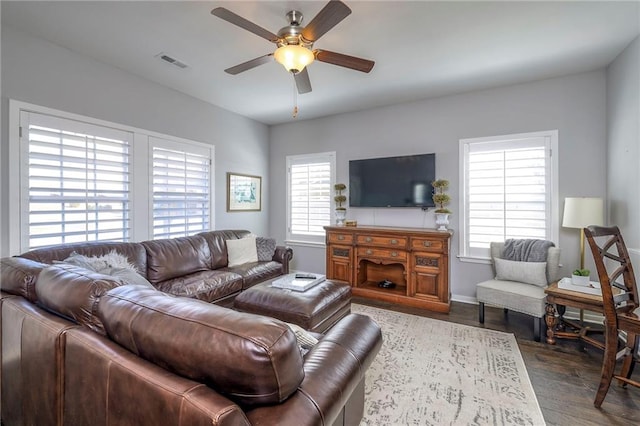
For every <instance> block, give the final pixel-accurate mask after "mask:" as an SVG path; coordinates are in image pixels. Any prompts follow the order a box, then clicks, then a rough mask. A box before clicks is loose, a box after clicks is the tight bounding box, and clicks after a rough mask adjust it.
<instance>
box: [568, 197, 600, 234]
mask: <svg viewBox="0 0 640 426" xmlns="http://www.w3.org/2000/svg"><path fill="white" fill-rule="evenodd" d="M589 225H597V226H602V225H604V201H603V200H602V198H589V197H568V198H565V199H564V215H563V216H562V226H564V227H565V228H584V227H586V226H589Z"/></svg>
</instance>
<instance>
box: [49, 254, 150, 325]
mask: <svg viewBox="0 0 640 426" xmlns="http://www.w3.org/2000/svg"><path fill="white" fill-rule="evenodd" d="M123 284H125V283H124V282H122V281H120V280H118V279H116V278H112V277H110V276H108V275H103V274H99V273H97V272H93V271H90V270H88V269H84V268H81V267H79V266H76V265H68V264H63V263H59V264H56V265H51V266H48V267H46V268H45V269H43V270H42V272H40V275H39V276H38V281H37V282H36V295H37V297H38V303H39V304H41V305H42V306H43V307H44V308H45V309H47V310H49V311H52V312H54V313H57V314H58V315H62V316H63V317H66V318H69V319H70V320H72V321H74V322H76V323H78V324H81V325H84V326H86V327H88V328H90V329H91V330H93V331H95V332H96V333H100V334H102V335H104V334H105V331H104V327H103V325H102V321H100V318H98V316H97V309H98V302H99V301H100V298H101V297H102V295H104V294H105V293H106V292H107V291H108V290H111V289H112V288H115V287H118V286H121V285H123ZM136 287H137V286H136ZM150 290H151V291H155V292H157V290H155V289H150Z"/></svg>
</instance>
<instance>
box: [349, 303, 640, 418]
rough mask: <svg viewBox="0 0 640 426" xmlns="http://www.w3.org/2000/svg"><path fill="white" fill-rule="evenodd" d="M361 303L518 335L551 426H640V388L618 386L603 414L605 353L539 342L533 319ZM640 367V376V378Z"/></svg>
mask: <svg viewBox="0 0 640 426" xmlns="http://www.w3.org/2000/svg"><path fill="white" fill-rule="evenodd" d="M354 302H355V303H361V304H365V305H371V306H376V307H381V308H385V309H392V310H395V311H399V312H405V313H409V314H414V315H420V316H424V317H429V318H435V319H440V320H444V321H451V322H455V323H459V324H466V325H472V326H476V327H484V328H489V329H492V330H498V331H504V332H507V333H513V334H514V335H515V336H516V340H517V341H518V345H519V347H520V352H521V353H522V357H523V359H524V362H525V364H526V366H527V372H528V373H529V378H530V379H531V383H532V384H533V388H534V390H535V393H536V397H537V399H538V403H539V404H540V408H541V409H542V414H543V415H544V418H545V421H546V422H547V424H548V425H562V426H569V425H585V426H586V425H640V389H639V388H634V387H632V386H629V388H621V387H619V386H618V385H617V384H616V383H615V382H614V383H612V385H611V388H610V389H609V392H608V394H607V397H606V398H605V400H604V403H603V404H602V408H601V409H597V408H595V407H594V406H593V399H594V397H595V394H596V388H597V386H598V384H599V382H600V365H601V363H602V351H600V350H599V349H597V348H594V347H591V346H588V347H586V348H584V344H582V343H581V342H578V341H575V340H559V341H558V343H557V344H556V345H548V344H546V343H538V342H535V341H534V340H533V319H532V318H531V317H529V316H527V315H523V314H519V313H518V312H509V313H508V314H507V315H506V316H505V314H504V312H503V310H502V309H498V308H491V307H488V306H487V307H486V309H485V323H484V324H480V323H479V322H478V306H477V305H471V304H466V303H459V302H453V303H452V304H451V312H450V313H449V314H440V313H437V312H429V311H426V310H423V309H416V308H406V307H401V306H397V305H392V304H388V303H384V302H377V301H372V300H367V299H363V298H354ZM639 370H640V367H639V368H637V369H636V372H635V375H636V376H638V375H640V371H639Z"/></svg>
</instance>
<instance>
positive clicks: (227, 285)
mask: <svg viewBox="0 0 640 426" xmlns="http://www.w3.org/2000/svg"><path fill="white" fill-rule="evenodd" d="M242 284H243V280H242V277H241V276H240V275H238V274H236V273H234V272H228V271H221V270H215V271H211V270H207V271H201V272H194V273H193V274H189V275H185V276H183V277H177V278H172V279H170V280H166V281H162V282H161V283H158V284H157V288H158V290H161V291H164V292H166V293H170V294H173V295H175V296H182V297H191V298H193V299H199V300H203V301H205V302H215V301H217V300H220V299H224V298H225V297H228V296H231V295H233V294H236V293H239V292H240V291H242Z"/></svg>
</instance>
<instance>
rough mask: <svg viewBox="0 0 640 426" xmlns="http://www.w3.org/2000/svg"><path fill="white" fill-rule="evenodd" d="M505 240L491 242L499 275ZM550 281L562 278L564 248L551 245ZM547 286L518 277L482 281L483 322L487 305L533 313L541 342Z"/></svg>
mask: <svg viewBox="0 0 640 426" xmlns="http://www.w3.org/2000/svg"><path fill="white" fill-rule="evenodd" d="M503 248H504V243H502V242H493V243H491V260H492V262H491V267H492V269H493V275H494V277H495V276H496V268H495V262H494V259H495V258H499V259H502V250H503ZM546 276H547V285H548V284H550V283H552V282H554V281H557V280H558V279H560V249H559V248H558V247H550V248H549V251H548V252H547V268H546ZM545 288H546V287H542V286H538V285H534V284H527V283H523V282H518V281H505V280H497V279H491V280H487V281H484V282H481V283H479V284H478V285H477V286H476V298H477V300H478V308H479V310H478V316H479V321H480V323H481V324H484V305H485V303H486V304H488V305H491V306H497V307H500V308H503V309H504V311H505V314H506V313H507V312H508V311H509V310H512V311H516V312H520V313H523V314H527V315H531V316H532V317H534V318H533V334H534V339H535V340H536V341H537V342H539V341H540V334H541V330H543V329H544V327H545V322H544V314H545V305H546V299H547V295H546V294H545V292H544V290H545Z"/></svg>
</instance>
